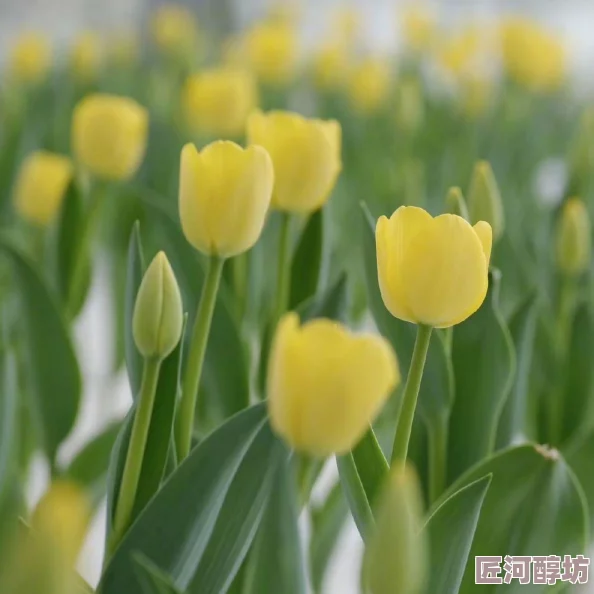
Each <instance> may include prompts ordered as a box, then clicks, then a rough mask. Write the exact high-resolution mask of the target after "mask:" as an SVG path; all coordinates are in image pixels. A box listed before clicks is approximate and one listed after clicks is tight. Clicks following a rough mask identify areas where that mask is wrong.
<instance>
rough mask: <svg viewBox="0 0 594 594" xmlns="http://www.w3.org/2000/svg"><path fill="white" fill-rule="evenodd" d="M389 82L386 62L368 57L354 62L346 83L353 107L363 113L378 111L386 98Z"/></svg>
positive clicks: (390, 80) (389, 77) (388, 92)
mask: <svg viewBox="0 0 594 594" xmlns="http://www.w3.org/2000/svg"><path fill="white" fill-rule="evenodd" d="M391 84H392V73H391V72H390V66H389V64H387V63H386V62H384V61H382V60H376V59H371V58H369V59H366V60H364V61H362V62H360V63H359V64H356V65H355V67H354V68H353V70H352V72H351V77H350V80H349V84H348V91H349V96H350V99H351V103H352V105H353V107H354V108H355V110H357V111H358V112H360V113H363V114H369V113H373V112H376V111H378V110H379V109H380V108H381V107H382V105H384V104H385V102H386V101H387V99H388V95H389V94H390V87H391Z"/></svg>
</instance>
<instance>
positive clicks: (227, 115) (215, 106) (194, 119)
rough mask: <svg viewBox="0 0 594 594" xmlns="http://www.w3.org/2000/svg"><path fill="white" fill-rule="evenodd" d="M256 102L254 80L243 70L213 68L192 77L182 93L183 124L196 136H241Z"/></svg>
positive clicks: (256, 95) (256, 93)
mask: <svg viewBox="0 0 594 594" xmlns="http://www.w3.org/2000/svg"><path fill="white" fill-rule="evenodd" d="M257 102H258V89H257V84H256V80H255V78H254V77H253V76H252V75H251V74H250V73H249V72H247V71H245V70H236V69H232V68H214V69H211V70H206V71H204V72H200V73H198V74H194V75H192V76H190V77H189V78H188V80H187V81H186V83H185V85H184V88H183V91H182V104H183V111H184V116H185V121H186V122H187V124H188V126H189V127H190V128H191V130H192V131H193V132H195V133H196V134H212V135H218V136H239V135H241V134H243V132H244V130H245V124H246V121H247V118H248V116H249V114H250V113H251V112H252V111H253V110H254V109H255V108H256V106H257Z"/></svg>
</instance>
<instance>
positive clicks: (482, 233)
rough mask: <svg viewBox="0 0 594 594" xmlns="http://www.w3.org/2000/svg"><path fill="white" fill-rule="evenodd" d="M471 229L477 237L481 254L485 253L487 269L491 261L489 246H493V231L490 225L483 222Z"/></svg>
mask: <svg viewBox="0 0 594 594" xmlns="http://www.w3.org/2000/svg"><path fill="white" fill-rule="evenodd" d="M473 229H474V231H475V233H476V234H477V235H478V238H479V239H480V240H481V244H482V246H483V252H484V253H485V258H486V259H487V268H489V261H490V260H491V246H492V245H493V230H492V229H491V225H489V223H486V222H485V221H479V222H478V223H477V224H476V225H475V226H474V227H473Z"/></svg>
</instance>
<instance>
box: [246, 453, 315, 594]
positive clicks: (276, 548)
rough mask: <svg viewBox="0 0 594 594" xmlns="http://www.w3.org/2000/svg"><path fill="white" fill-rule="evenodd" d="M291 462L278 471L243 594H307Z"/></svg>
mask: <svg viewBox="0 0 594 594" xmlns="http://www.w3.org/2000/svg"><path fill="white" fill-rule="evenodd" d="M296 491H297V489H296V484H295V480H294V473H293V468H292V464H291V461H289V460H288V461H287V462H286V463H285V464H283V466H282V467H281V468H279V470H278V472H277V475H276V477H275V480H274V487H273V490H272V494H271V496H270V501H269V503H268V507H267V509H266V512H265V513H264V518H263V519H262V524H261V525H260V530H259V532H258V534H257V536H256V539H255V541H254V545H253V549H252V552H251V553H250V556H249V559H248V563H247V567H246V575H245V582H244V590H243V594H277V593H278V592H282V593H283V594H305V592H306V591H307V589H306V581H305V566H304V562H303V557H302V548H301V540H300V537H299V526H298V520H299V508H298V503H297V497H296Z"/></svg>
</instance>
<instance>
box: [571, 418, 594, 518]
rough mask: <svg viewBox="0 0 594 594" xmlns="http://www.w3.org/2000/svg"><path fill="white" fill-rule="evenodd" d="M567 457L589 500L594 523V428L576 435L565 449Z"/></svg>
mask: <svg viewBox="0 0 594 594" xmlns="http://www.w3.org/2000/svg"><path fill="white" fill-rule="evenodd" d="M564 455H565V458H566V459H567V463H568V464H569V466H570V467H571V469H572V470H573V471H574V472H575V474H576V476H577V478H578V480H579V482H580V484H581V485H582V488H583V490H584V496H585V497H586V500H587V501H588V511H589V517H590V524H591V525H594V473H593V472H592V460H594V428H591V429H590V430H589V431H585V432H583V433H582V434H580V435H578V436H576V437H575V438H574V439H573V440H572V441H571V443H569V444H567V446H566V448H565V450H564Z"/></svg>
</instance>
